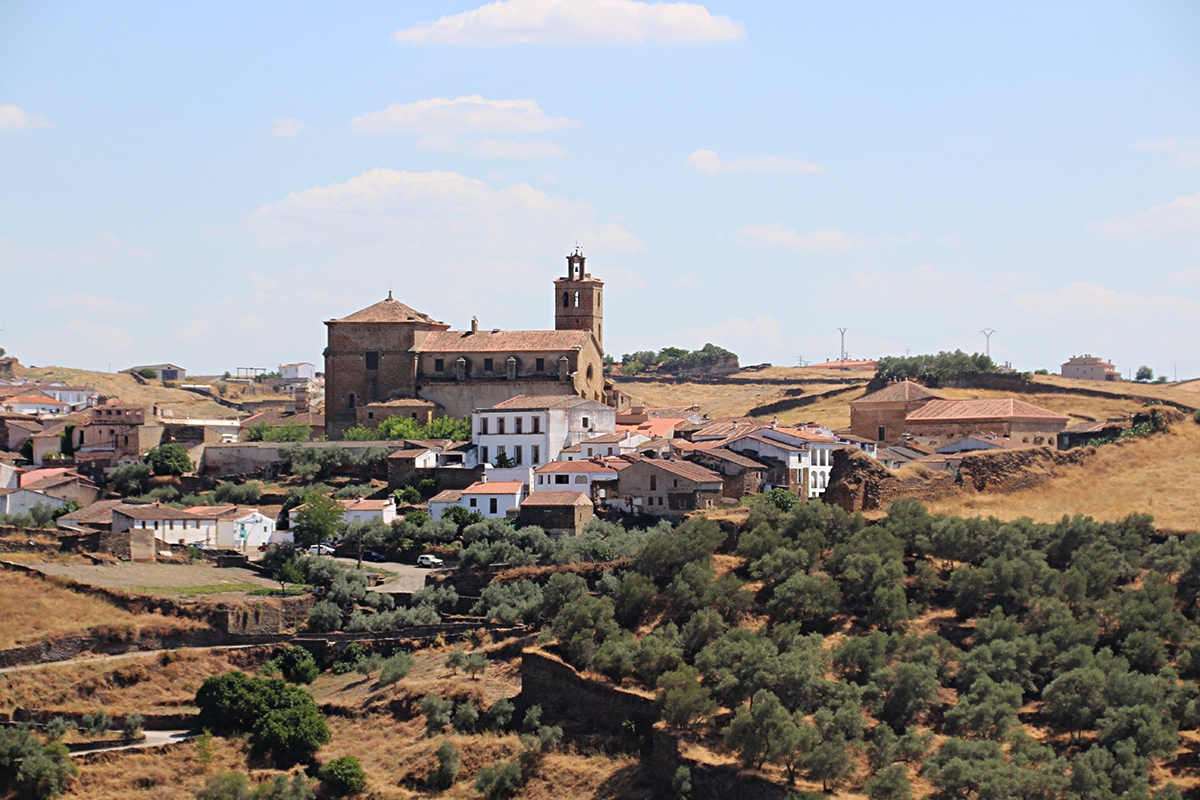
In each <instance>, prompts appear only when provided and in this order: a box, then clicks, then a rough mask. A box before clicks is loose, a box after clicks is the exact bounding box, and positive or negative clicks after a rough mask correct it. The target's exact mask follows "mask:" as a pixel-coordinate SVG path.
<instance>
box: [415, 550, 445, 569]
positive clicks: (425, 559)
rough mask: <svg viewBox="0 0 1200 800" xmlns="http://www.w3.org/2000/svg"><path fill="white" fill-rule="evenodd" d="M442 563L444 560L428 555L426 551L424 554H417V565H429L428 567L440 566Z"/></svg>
mask: <svg viewBox="0 0 1200 800" xmlns="http://www.w3.org/2000/svg"><path fill="white" fill-rule="evenodd" d="M444 563H446V562H444V561H442V560H441V559H440V558H438V557H437V556H434V555H430V554H429V553H426V554H425V555H423V556H419V557H418V558H417V566H418V567H430V568H432V567H440V566H442V564H444Z"/></svg>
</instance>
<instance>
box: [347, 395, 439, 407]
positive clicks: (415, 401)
mask: <svg viewBox="0 0 1200 800" xmlns="http://www.w3.org/2000/svg"><path fill="white" fill-rule="evenodd" d="M362 406H363V407H364V408H379V407H384V408H437V403H431V402H429V401H428V400H422V399H421V398H419V397H396V398H393V399H391V400H379V401H376V402H373V403H362Z"/></svg>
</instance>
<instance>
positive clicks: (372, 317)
mask: <svg viewBox="0 0 1200 800" xmlns="http://www.w3.org/2000/svg"><path fill="white" fill-rule="evenodd" d="M329 322H422V323H425V324H426V325H443V324H445V323H442V322H438V321H437V320H436V319H434V318H433V317H431V316H429V315H428V314H422V313H421V312H420V311H416V310H414V309H412V308H409V307H408V306H406V305H404V303H401V302H400V301H399V300H393V299H392V293H391V292H388V296H387V299H386V300H380V301H379V302H378V303H376V304H375V305H373V306H367V307H366V308H364V309H363V310H361V311H355V312H354V313H353V314H351V315H350V316H348V317H341V318H340V319H331V320H329ZM326 324H328V323H326Z"/></svg>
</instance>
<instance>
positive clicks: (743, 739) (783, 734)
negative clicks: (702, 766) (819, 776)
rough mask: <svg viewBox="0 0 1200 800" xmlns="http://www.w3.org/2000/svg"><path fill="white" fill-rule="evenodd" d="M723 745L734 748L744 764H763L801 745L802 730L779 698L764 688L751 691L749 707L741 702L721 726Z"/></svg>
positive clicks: (789, 752)
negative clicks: (722, 728)
mask: <svg viewBox="0 0 1200 800" xmlns="http://www.w3.org/2000/svg"><path fill="white" fill-rule="evenodd" d="M724 735H725V746H726V747H728V748H729V749H730V750H734V751H736V752H737V754H738V756H739V757H740V758H741V759H742V764H744V765H745V766H747V767H762V765H763V764H765V763H766V762H768V761H777V760H781V759H782V758H784V757H785V756H787V755H790V754H792V753H795V752H796V751H797V750H799V748H800V740H801V734H800V730H799V728H798V727H797V725H796V721H795V720H794V719H792V715H791V714H789V713H788V712H787V709H785V708H784V707H783V704H782V703H780V702H779V698H778V697H776V696H775V695H774V694H772V693H771V692H768V691H767V690H765V689H761V690H759V691H758V692H757V693H756V694H755V695H754V702H753V703H751V704H750V706H749V707H746V706H742V707H740V708H739V709H738V710H737V713H736V714H734V715H733V720H732V721H731V722H730V723H729V727H727V728H725V730H724Z"/></svg>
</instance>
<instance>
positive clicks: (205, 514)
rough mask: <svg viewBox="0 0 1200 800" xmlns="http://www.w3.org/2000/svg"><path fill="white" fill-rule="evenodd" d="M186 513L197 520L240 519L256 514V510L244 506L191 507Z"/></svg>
mask: <svg viewBox="0 0 1200 800" xmlns="http://www.w3.org/2000/svg"><path fill="white" fill-rule="evenodd" d="M186 511H187V513H189V514H191V515H192V516H195V517H198V518H199V519H241V518H242V517H246V516H249V515H250V514H256V513H258V509H257V508H248V507H246V506H230V505H224V506H192V507H191V508H189V509H186Z"/></svg>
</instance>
